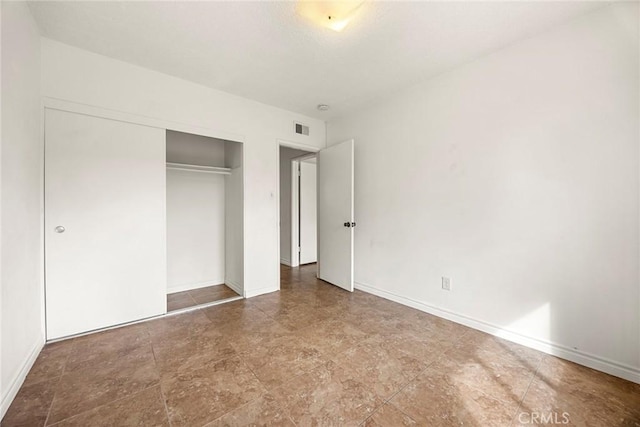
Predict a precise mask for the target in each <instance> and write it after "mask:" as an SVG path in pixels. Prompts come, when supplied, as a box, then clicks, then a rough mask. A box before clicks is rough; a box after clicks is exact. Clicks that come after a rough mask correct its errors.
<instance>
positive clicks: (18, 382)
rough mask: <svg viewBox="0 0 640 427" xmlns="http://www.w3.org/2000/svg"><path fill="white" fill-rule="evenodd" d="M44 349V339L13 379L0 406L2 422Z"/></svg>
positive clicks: (32, 350)
mask: <svg viewBox="0 0 640 427" xmlns="http://www.w3.org/2000/svg"><path fill="white" fill-rule="evenodd" d="M43 347H44V338H42V339H41V340H39V341H38V342H37V343H35V345H34V346H33V347H32V348H31V351H30V352H29V356H28V357H27V359H26V360H25V361H24V364H23V365H22V368H21V369H20V371H18V373H17V374H16V375H15V377H14V378H13V381H11V385H10V386H9V389H8V390H7V394H5V395H4V396H2V403H1V404H0V420H1V419H2V418H3V417H4V415H5V414H6V413H7V410H8V409H9V406H11V402H13V399H15V398H16V395H17V394H18V391H19V390H20V387H22V384H23V383H24V380H25V378H27V374H28V373H29V371H30V370H31V368H32V367H33V364H34V363H35V362H36V359H37V358H38V355H39V354H40V352H41V351H42V348H43Z"/></svg>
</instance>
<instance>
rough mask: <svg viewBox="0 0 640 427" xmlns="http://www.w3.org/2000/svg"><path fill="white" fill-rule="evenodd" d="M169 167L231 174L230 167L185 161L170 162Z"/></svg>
mask: <svg viewBox="0 0 640 427" xmlns="http://www.w3.org/2000/svg"><path fill="white" fill-rule="evenodd" d="M167 169H173V170H181V171H189V172H205V173H219V174H222V175H230V174H231V169H230V168H221V167H217V166H201V165H188V164H185V163H168V162H167Z"/></svg>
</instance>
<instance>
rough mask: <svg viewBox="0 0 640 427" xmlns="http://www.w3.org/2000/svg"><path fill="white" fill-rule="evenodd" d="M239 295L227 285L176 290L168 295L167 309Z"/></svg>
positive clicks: (173, 309)
mask: <svg viewBox="0 0 640 427" xmlns="http://www.w3.org/2000/svg"><path fill="white" fill-rule="evenodd" d="M237 296H239V295H238V294H237V293H236V292H235V291H234V290H233V289H231V288H230V287H228V286H227V285H215V286H207V287H206V288H198V289H193V290H190V291H184V292H176V293H174V294H169V295H167V311H176V310H180V309H183V308H187V307H193V306H195V305H200V304H207V303H210V302H214V301H222V300H225V299H227V298H233V297H237Z"/></svg>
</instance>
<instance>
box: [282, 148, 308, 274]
mask: <svg viewBox="0 0 640 427" xmlns="http://www.w3.org/2000/svg"><path fill="white" fill-rule="evenodd" d="M279 160H280V263H281V264H284V265H286V266H289V267H297V266H299V265H300V262H301V257H300V255H301V253H302V262H303V263H304V264H310V263H314V262H316V253H317V243H316V235H317V224H316V202H315V201H316V171H315V167H316V165H315V153H313V152H310V151H305V150H300V149H296V148H290V147H285V146H281V147H280V152H279ZM301 209H302V214H301ZM301 242H302V245H301Z"/></svg>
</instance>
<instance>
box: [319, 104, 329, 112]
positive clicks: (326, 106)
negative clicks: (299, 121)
mask: <svg viewBox="0 0 640 427" xmlns="http://www.w3.org/2000/svg"><path fill="white" fill-rule="evenodd" d="M328 109H329V106H328V105H327V104H318V110H320V111H327V110H328Z"/></svg>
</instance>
